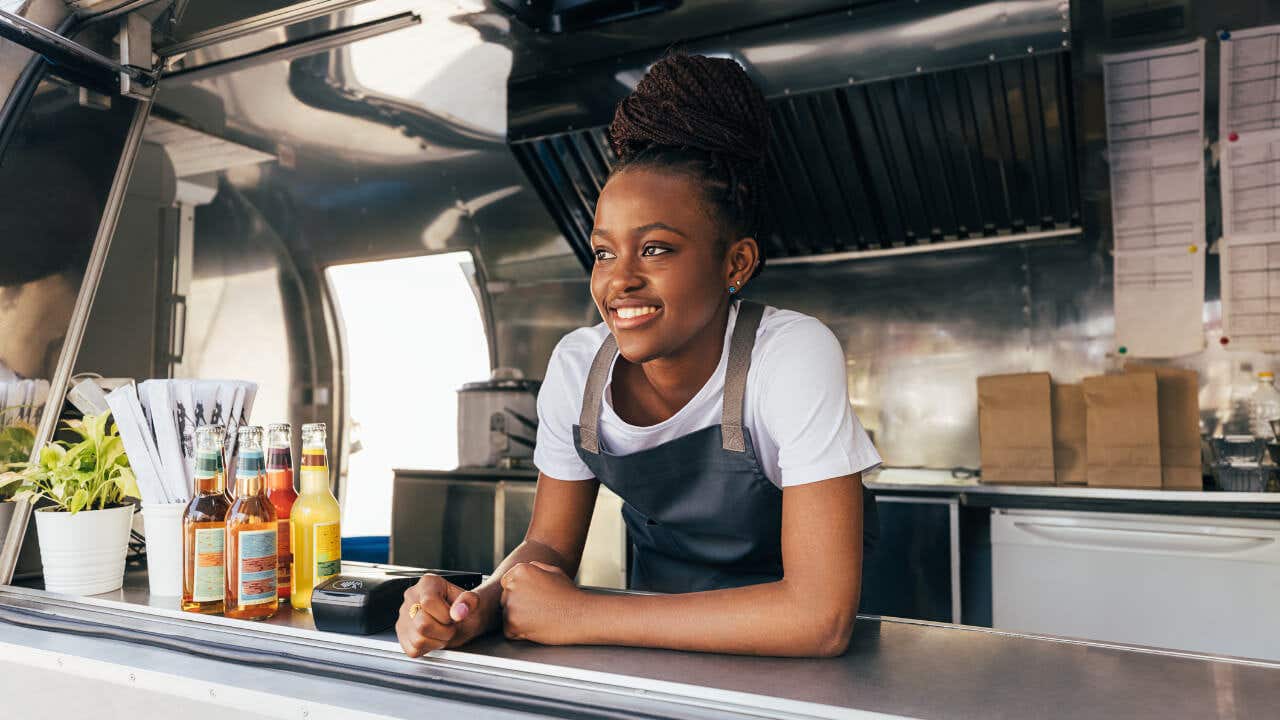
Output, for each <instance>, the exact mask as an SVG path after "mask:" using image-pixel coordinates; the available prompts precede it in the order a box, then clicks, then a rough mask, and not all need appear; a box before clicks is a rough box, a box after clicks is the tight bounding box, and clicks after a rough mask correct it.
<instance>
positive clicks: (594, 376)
mask: <svg viewBox="0 0 1280 720" xmlns="http://www.w3.org/2000/svg"><path fill="white" fill-rule="evenodd" d="M617 354H618V341H617V339H615V338H614V337H613V333H609V334H608V335H607V336H605V339H604V342H603V343H601V344H600V349H599V350H597V351H596V359H595V360H593V361H591V372H590V373H589V374H588V375H587V386H586V388H585V389H584V390H583V393H582V415H580V416H579V417H578V428H579V436H580V441H579V445H581V446H582V449H583V450H586V451H587V452H589V453H592V454H593V455H598V454H600V407H601V405H602V403H603V402H604V386H605V383H606V382H608V380H609V368H610V367H611V366H612V365H613V358H614V356H615V355H617Z"/></svg>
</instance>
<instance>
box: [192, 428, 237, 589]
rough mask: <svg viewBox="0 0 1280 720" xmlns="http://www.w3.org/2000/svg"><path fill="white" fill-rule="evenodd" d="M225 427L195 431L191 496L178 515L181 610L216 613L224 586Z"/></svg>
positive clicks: (227, 504)
mask: <svg viewBox="0 0 1280 720" xmlns="http://www.w3.org/2000/svg"><path fill="white" fill-rule="evenodd" d="M225 432H226V428H224V427H223V426H222V425H202V426H200V427H199V428H197V429H196V473H195V481H196V482H195V497H193V498H191V502H190V503H188V504H187V509H186V511H185V512H184V513H183V515H182V609H183V610H186V611H188V612H198V613H214V614H217V613H220V612H222V609H223V593H224V592H225V589H226V588H225V585H226V556H225V554H224V549H225V547H226V522H227V508H228V506H229V505H230V504H231V503H230V502H229V501H228V500H227V494H226V487H225V483H226V479H225V477H224V475H223V468H222V444H223V435H224V433H225Z"/></svg>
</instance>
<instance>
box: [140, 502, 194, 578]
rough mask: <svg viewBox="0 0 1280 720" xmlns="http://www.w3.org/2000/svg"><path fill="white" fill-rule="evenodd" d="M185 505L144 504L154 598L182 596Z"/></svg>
mask: <svg viewBox="0 0 1280 720" xmlns="http://www.w3.org/2000/svg"><path fill="white" fill-rule="evenodd" d="M186 509H187V504H186V503H165V504H163V505H161V504H156V505H143V506H142V523H143V528H144V535H145V536H146V538H147V583H148V584H149V585H150V589H151V597H181V596H182V514H183V512H185V511H186Z"/></svg>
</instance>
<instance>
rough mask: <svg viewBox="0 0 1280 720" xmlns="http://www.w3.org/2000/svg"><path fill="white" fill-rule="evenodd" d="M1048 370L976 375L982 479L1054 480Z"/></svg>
mask: <svg viewBox="0 0 1280 720" xmlns="http://www.w3.org/2000/svg"><path fill="white" fill-rule="evenodd" d="M1049 386H1050V382H1049V373H1024V374H1017V375H990V376H987V377H980V378H978V438H979V443H980V445H981V450H982V482H984V483H990V484H1015V485H1052V484H1053V413H1052V409H1051V408H1052V400H1051V398H1050V391H1049Z"/></svg>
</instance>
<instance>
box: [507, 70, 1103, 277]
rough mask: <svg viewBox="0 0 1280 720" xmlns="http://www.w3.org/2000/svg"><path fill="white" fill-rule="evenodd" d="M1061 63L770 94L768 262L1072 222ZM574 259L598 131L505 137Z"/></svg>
mask: <svg viewBox="0 0 1280 720" xmlns="http://www.w3.org/2000/svg"><path fill="white" fill-rule="evenodd" d="M1070 73H1071V70H1070V57H1069V55H1068V54H1067V53H1066V52H1060V53H1051V54H1040V55H1035V56H1028V57H1026V58H1021V59H1018V60H1009V61H1004V62H997V63H988V64H985V65H981V66H975V67H966V68H959V69H955V70H948V71H944V72H937V73H928V74H920V75H915V76H911V77H905V78H897V79H893V80H885V81H881V82H875V83H868V84H864V85H851V86H849V87H845V88H839V89H836V90H825V91H821V92H814V93H807V94H802V95H792V96H787V97H782V98H777V99H774V100H772V101H771V102H770V115H771V117H772V123H773V131H774V133H773V143H772V145H771V147H770V148H769V155H768V172H769V176H770V185H769V189H768V193H767V202H766V208H765V222H766V227H765V232H763V233H762V235H763V236H764V238H763V239H764V244H765V251H766V254H767V255H769V256H770V257H775V258H777V257H797V256H821V255H826V254H830V253H848V252H857V251H872V250H884V249H887V248H899V247H908V246H920V245H938V246H939V247H940V248H941V247H945V243H948V242H954V241H963V240H972V239H974V238H982V237H992V236H997V235H1016V234H1020V233H1026V232H1036V231H1043V230H1052V229H1058V228H1065V227H1073V226H1077V225H1078V224H1079V216H1080V212H1079V209H1080V198H1079V191H1078V187H1077V182H1076V172H1075V160H1074V155H1075V147H1074V130H1073V126H1074V123H1073V120H1072V118H1071V77H1070ZM512 148H513V150H514V151H515V154H516V156H517V158H519V160H520V163H521V165H522V167H524V169H525V171H526V172H527V173H528V174H529V176H530V178H531V179H532V180H533V182H534V184H535V185H536V186H537V187H538V190H539V192H540V193H541V194H542V198H543V201H544V202H545V203H546V205H547V207H548V209H550V210H551V212H552V214H553V215H554V216H555V217H556V221H557V222H558V223H559V225H560V228H561V231H562V232H564V234H565V237H566V238H568V240H569V242H570V244H571V245H573V247H574V250H575V252H577V253H578V256H579V257H580V258H582V260H583V262H584V264H590V258H591V253H590V251H589V245H588V238H589V235H590V232H591V226H592V215H593V211H594V208H595V202H596V199H597V198H598V197H599V195H600V188H601V187H603V185H604V181H605V180H606V179H607V177H608V169H609V167H611V166H612V163H613V162H614V161H615V158H614V157H613V155H612V153H611V152H610V151H609V149H608V144H607V143H606V142H605V137H604V131H603V128H591V129H588V130H578V131H574V132H566V133H561V134H556V135H550V136H544V137H541V138H538V139H534V140H529V141H524V142H517V143H513V145H512Z"/></svg>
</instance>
